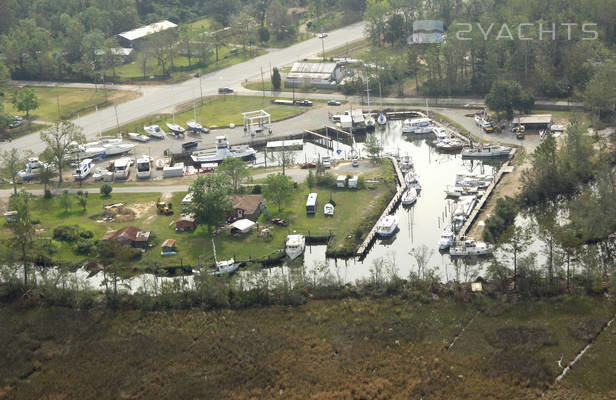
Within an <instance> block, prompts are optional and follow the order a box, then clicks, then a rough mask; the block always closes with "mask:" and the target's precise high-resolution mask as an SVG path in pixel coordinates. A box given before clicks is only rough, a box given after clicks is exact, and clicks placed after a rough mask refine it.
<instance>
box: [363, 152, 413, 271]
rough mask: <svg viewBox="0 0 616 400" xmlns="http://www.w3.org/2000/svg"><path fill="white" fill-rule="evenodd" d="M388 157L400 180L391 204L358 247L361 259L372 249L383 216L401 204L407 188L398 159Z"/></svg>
mask: <svg viewBox="0 0 616 400" xmlns="http://www.w3.org/2000/svg"><path fill="white" fill-rule="evenodd" d="M388 158H389V160H390V161H391V163H392V164H393V166H394V170H395V172H396V178H397V180H398V183H399V185H397V190H396V194H395V195H394V197H392V199H391V200H390V201H389V204H387V207H385V210H383V213H382V214H381V216H380V217H379V219H378V220H377V221H376V223H375V224H374V226H373V227H372V229H371V230H370V233H368V235H367V236H366V238H365V239H364V241H363V242H362V244H361V245H360V246H359V247H358V248H357V251H356V253H355V254H356V255H357V256H358V257H359V258H360V260H361V259H362V258H363V257H364V256H365V255H366V253H367V252H368V250H370V248H371V247H372V244H373V243H374V240H375V239H376V230H377V227H378V226H379V223H380V222H381V220H382V219H383V218H385V217H386V216H387V215H389V214H391V212H392V211H393V210H395V209H396V207H397V206H398V204H400V199H401V198H402V194H403V193H404V191H405V190H406V182H405V181H404V175H403V174H402V170H400V166H399V165H398V160H396V159H395V158H393V157H388Z"/></svg>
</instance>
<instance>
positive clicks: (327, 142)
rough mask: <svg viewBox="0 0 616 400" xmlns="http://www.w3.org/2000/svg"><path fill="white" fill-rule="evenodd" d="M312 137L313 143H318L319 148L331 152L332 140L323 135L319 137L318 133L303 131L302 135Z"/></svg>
mask: <svg viewBox="0 0 616 400" xmlns="http://www.w3.org/2000/svg"><path fill="white" fill-rule="evenodd" d="M306 133H307V134H308V135H312V136H314V137H315V139H314V140H315V142H318V144H320V145H321V146H323V147H325V148H328V149H330V150H333V148H334V140H333V139H332V138H329V137H327V136H325V135H321V134H320V133H317V132H314V131H309V130H308V129H304V134H306Z"/></svg>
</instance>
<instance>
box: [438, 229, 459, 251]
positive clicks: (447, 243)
mask: <svg viewBox="0 0 616 400" xmlns="http://www.w3.org/2000/svg"><path fill="white" fill-rule="evenodd" d="M455 241H456V235H455V234H454V233H453V229H452V226H451V225H448V226H447V227H446V228H445V229H444V230H443V233H441V237H440V238H439V240H438V248H439V249H440V250H445V249H448V248H450V247H451V246H453V244H454V243H455Z"/></svg>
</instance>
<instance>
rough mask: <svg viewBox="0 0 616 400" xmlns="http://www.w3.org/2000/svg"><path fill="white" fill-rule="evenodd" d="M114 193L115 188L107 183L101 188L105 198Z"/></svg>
mask: <svg viewBox="0 0 616 400" xmlns="http://www.w3.org/2000/svg"><path fill="white" fill-rule="evenodd" d="M112 191H113V188H112V187H111V185H110V184H108V183H105V184H104V185H103V186H101V194H102V195H103V196H105V197H109V195H110V194H111V192H112Z"/></svg>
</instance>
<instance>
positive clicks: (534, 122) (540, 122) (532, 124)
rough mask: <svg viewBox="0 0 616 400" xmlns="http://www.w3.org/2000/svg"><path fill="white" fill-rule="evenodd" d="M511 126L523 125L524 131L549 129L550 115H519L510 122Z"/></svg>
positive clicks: (550, 124)
mask: <svg viewBox="0 0 616 400" xmlns="http://www.w3.org/2000/svg"><path fill="white" fill-rule="evenodd" d="M511 123H512V125H514V126H516V125H523V126H524V128H526V130H543V129H550V127H551V126H552V114H533V115H520V116H519V117H515V118H514V119H513V120H512V121H511Z"/></svg>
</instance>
